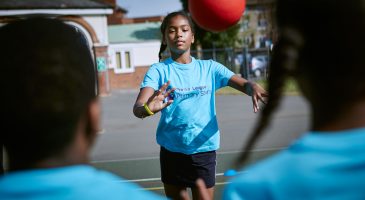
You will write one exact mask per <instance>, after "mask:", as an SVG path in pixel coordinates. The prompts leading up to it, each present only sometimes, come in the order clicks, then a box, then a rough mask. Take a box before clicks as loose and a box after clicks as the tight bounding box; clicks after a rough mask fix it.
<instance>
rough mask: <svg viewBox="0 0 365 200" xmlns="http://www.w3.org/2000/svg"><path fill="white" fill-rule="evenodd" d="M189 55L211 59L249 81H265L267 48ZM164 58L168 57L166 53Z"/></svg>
mask: <svg viewBox="0 0 365 200" xmlns="http://www.w3.org/2000/svg"><path fill="white" fill-rule="evenodd" d="M191 55H192V56H193V57H195V58H197V59H202V60H209V59H213V60H215V61H217V62H219V63H221V64H223V65H224V66H226V67H227V68H228V69H230V70H231V71H233V72H234V73H236V74H240V75H241V76H242V77H244V78H246V79H249V80H261V79H266V78H267V75H268V69H269V63H270V50H269V48H257V49H247V48H236V49H234V48H215V49H203V50H200V51H197V50H192V51H191ZM164 57H169V54H168V53H165V54H164Z"/></svg>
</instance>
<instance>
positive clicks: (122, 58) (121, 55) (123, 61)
mask: <svg viewBox="0 0 365 200" xmlns="http://www.w3.org/2000/svg"><path fill="white" fill-rule="evenodd" d="M132 55H133V54H132V52H131V51H130V50H125V49H116V50H115V51H114V54H112V60H111V64H112V67H113V68H114V72H115V73H130V72H134V66H133V59H132Z"/></svg>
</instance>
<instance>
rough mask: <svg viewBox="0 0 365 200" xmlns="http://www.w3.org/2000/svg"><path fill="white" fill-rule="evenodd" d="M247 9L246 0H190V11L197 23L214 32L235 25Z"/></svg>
mask: <svg viewBox="0 0 365 200" xmlns="http://www.w3.org/2000/svg"><path fill="white" fill-rule="evenodd" d="M245 7H246V0H189V11H190V13H191V16H192V18H193V20H194V21H195V23H197V24H198V25H199V26H200V27H201V28H203V29H205V30H208V31H212V32H220V31H224V30H225V29H227V28H229V27H231V26H233V25H235V24H236V23H237V22H238V21H239V20H240V18H241V16H242V14H243V12H244V11H245Z"/></svg>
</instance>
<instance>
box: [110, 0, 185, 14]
mask: <svg viewBox="0 0 365 200" xmlns="http://www.w3.org/2000/svg"><path fill="white" fill-rule="evenodd" d="M117 4H118V5H119V6H121V7H122V8H124V9H126V10H128V13H127V17H130V18H133V17H149V16H157V15H167V14H168V13H170V12H173V11H177V10H181V9H182V5H181V3H180V0H117Z"/></svg>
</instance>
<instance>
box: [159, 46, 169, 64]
mask: <svg viewBox="0 0 365 200" xmlns="http://www.w3.org/2000/svg"><path fill="white" fill-rule="evenodd" d="M166 48H167V45H166V44H164V43H163V42H161V46H160V51H159V52H158V61H160V62H161V60H162V54H163V52H164V51H165V50H166Z"/></svg>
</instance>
